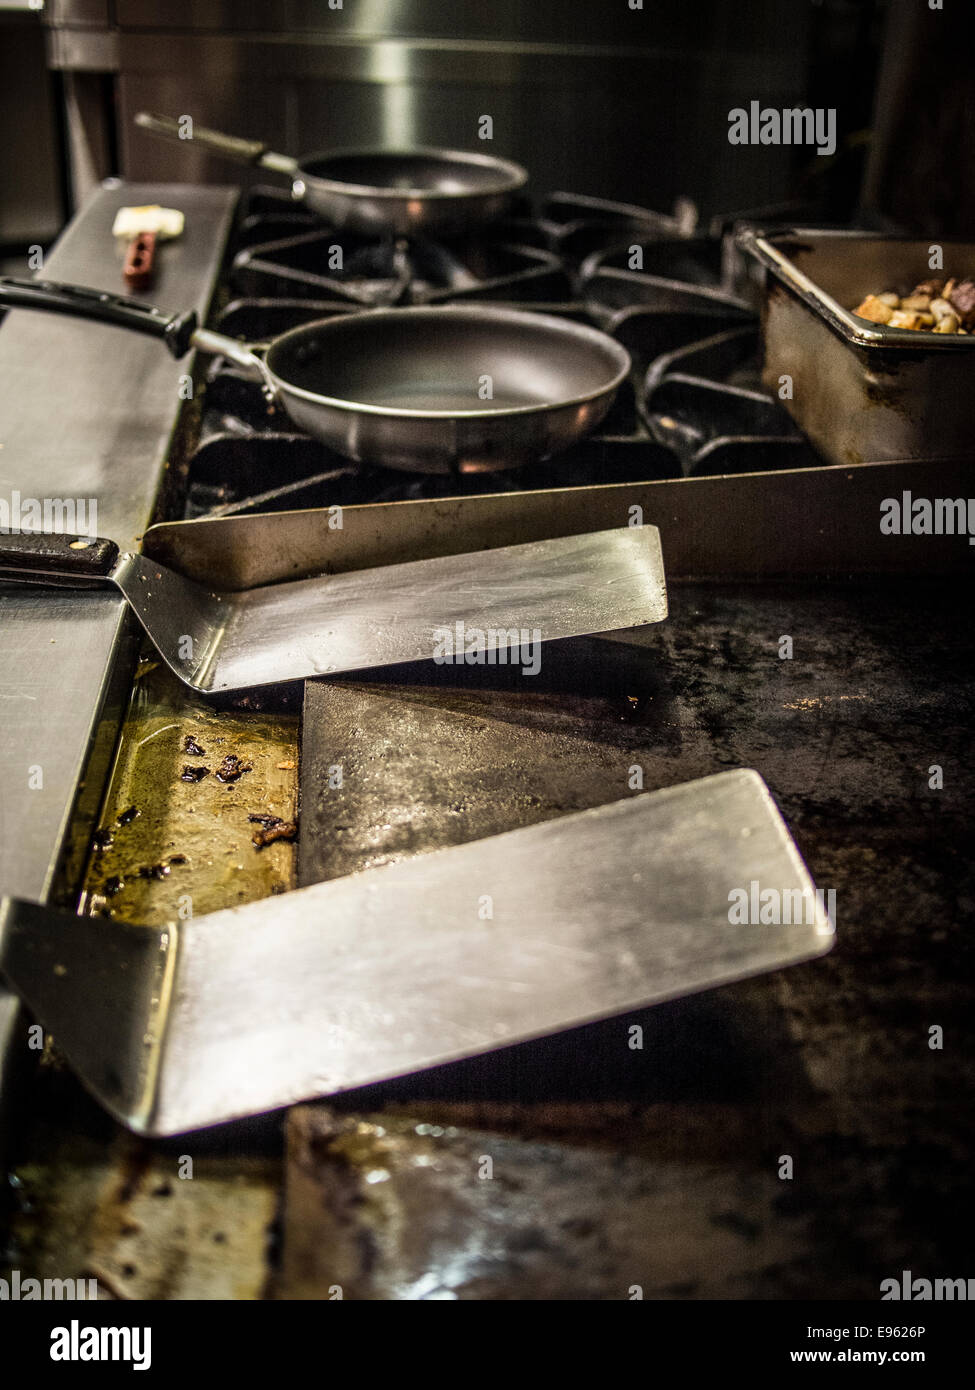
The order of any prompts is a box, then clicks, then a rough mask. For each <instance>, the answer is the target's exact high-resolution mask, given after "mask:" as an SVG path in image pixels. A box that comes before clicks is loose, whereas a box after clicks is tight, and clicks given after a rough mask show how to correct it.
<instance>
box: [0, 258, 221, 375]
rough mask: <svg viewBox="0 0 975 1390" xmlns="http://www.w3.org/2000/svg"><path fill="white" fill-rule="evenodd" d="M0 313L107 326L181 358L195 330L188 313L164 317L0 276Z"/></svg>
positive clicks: (109, 297) (146, 307)
mask: <svg viewBox="0 0 975 1390" xmlns="http://www.w3.org/2000/svg"><path fill="white" fill-rule="evenodd" d="M0 309H43V310H45V311H46V312H47V313H49V314H68V315H70V316H71V317H72V318H78V319H91V320H92V321H93V322H95V323H111V324H114V325H115V327H116V328H129V329H131V330H132V331H133V332H135V333H146V334H148V335H149V337H151V338H158V339H160V341H162V342H163V343H165V344H166V347H167V348H168V349H169V351H170V352H171V353H172V355H173V356H174V357H182V356H183V354H184V353H185V352H187V351H188V350H189V348H190V346H191V344H192V341H193V334H194V333H195V332H196V327H197V317H196V313H195V312H194V310H192V309H191V310H189V312H188V313H182V314H180V313H177V314H168V313H166V311H165V310H164V309H157V308H155V307H154V306H153V305H152V304H142V303H141V302H140V301H139V300H137V299H128V298H127V297H126V296H125V295H120V294H109V293H108V291H107V290H96V289H91V288H90V287H89V286H87V285H63V284H58V283H57V282H55V281H53V280H16V279H13V278H12V277H10V276H0Z"/></svg>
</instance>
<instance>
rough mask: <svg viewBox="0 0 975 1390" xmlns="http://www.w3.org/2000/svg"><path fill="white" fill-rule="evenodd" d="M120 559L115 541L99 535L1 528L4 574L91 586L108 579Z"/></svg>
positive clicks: (0, 573) (0, 574) (1, 574)
mask: <svg viewBox="0 0 975 1390" xmlns="http://www.w3.org/2000/svg"><path fill="white" fill-rule="evenodd" d="M117 559H118V546H117V545H116V544H115V542H114V541H106V540H100V539H99V538H98V537H97V536H95V537H93V536H72V535H71V534H70V533H68V534H67V535H61V534H60V533H58V534H52V533H51V532H48V531H2V530H0V577H6V578H11V579H36V580H39V581H41V582H44V581H45V580H48V581H50V580H59V581H61V582H64V581H65V580H67V581H70V582H73V583H79V584H82V585H87V584H88V583H91V582H92V581H98V580H105V579H108V578H109V577H110V575H111V573H112V569H113V568H114V565H115V562H116V560H117Z"/></svg>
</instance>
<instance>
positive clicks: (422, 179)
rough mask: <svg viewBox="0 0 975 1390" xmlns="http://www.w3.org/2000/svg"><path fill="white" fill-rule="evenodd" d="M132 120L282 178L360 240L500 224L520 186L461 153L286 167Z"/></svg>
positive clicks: (339, 156)
mask: <svg viewBox="0 0 975 1390" xmlns="http://www.w3.org/2000/svg"><path fill="white" fill-rule="evenodd" d="M135 120H136V124H137V125H139V126H141V127H142V129H143V130H145V131H148V132H149V134H150V135H159V136H162V137H163V139H165V140H177V141H179V143H180V144H181V145H184V146H185V145H187V144H192V145H197V146H202V147H203V149H205V150H207V151H209V152H210V153H211V154H215V155H217V156H220V157H222V158H224V159H232V160H236V161H237V163H241V164H253V165H257V166H259V167H260V168H262V169H269V170H270V171H271V172H272V173H275V174H286V175H287V176H288V177H289V178H290V179H291V191H292V194H293V195H294V197H295V198H298V199H300V200H301V201H302V202H305V203H307V204H308V206H309V207H311V208H313V209H314V210H315V212H318V213H321V215H322V216H323V217H324V218H326V220H327V221H328V222H329V223H330V224H331V225H332V226H333V227H335V228H336V229H337V230H338V231H350V232H360V233H363V234H365V235H367V236H379V235H393V236H416V235H417V234H418V233H419V234H426V235H434V234H437V233H440V232H445V231H463V230H464V229H466V228H468V227H471V226H475V225H477V224H478V223H481V222H489V221H491V220H492V219H494V218H496V217H500V216H501V214H502V213H504V212H505V211H506V209H507V207H508V205H509V203H510V202H511V199H512V197H513V195H514V194H515V193H516V192H517V191H518V189H519V188H522V187H524V185H525V183H527V181H528V174H527V173H526V171H525V170H524V169H523V168H522V167H521V165H520V164H512V163H511V162H510V161H509V160H507V159H496V158H495V157H494V156H493V155H485V154H467V153H465V152H463V151H462V150H437V149H429V148H426V147H422V148H417V149H410V150H377V149H366V150H333V151H331V152H325V153H322V154H309V155H302V156H300V157H299V158H298V159H293V158H291V156H289V155H285V154H275V153H274V152H273V151H272V150H269V149H268V147H267V145H265V144H264V142H263V141H262V140H242V139H240V138H239V137H238V136H236V135H224V134H222V132H221V131H219V130H209V129H207V127H206V126H198V125H194V126H193V135H192V139H191V140H187V139H185V138H184V136H183V135H181V134H180V131H181V125H180V122H179V121H176V120H174V119H173V117H172V116H156V115H153V114H152V113H151V112H149V111H140V112H139V114H138V115H137V116H136V118H135Z"/></svg>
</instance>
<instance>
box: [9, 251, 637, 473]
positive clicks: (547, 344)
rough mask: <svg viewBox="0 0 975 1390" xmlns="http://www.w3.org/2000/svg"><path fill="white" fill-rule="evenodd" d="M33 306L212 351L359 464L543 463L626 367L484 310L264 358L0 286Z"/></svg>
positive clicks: (599, 348)
mask: <svg viewBox="0 0 975 1390" xmlns="http://www.w3.org/2000/svg"><path fill="white" fill-rule="evenodd" d="M13 307H19V308H27V309H44V310H47V311H49V312H52V313H59V314H69V315H73V316H74V317H76V318H84V319H91V320H94V321H96V322H100V323H109V324H114V325H116V326H117V327H120V328H129V329H133V330H135V331H136V332H138V333H145V334H148V335H150V336H151V337H154V338H159V339H161V340H162V342H164V343H165V345H166V347H167V348H168V349H169V351H170V352H171V353H172V355H173V356H174V357H177V358H178V357H182V356H183V354H184V353H185V352H187V351H188V350H189V349H190V348H191V347H196V348H199V349H201V350H202V351H204V352H213V353H218V354H221V355H223V356H225V357H228V358H230V359H232V360H233V361H234V362H236V363H237V364H238V365H239V366H241V367H243V368H244V369H246V370H247V371H249V372H251V373H253V374H254V375H255V376H258V377H260V378H261V380H262V381H263V384H264V388H265V391H266V394H267V395H268V398H269V399H270V400H272V401H275V402H277V403H278V404H279V405H280V406H281V408H282V409H283V410H284V411H285V412H286V413H287V414H288V415H289V416H290V417H291V419H292V420H293V421H294V422H295V424H296V425H298V426H299V428H301V429H303V430H306V431H307V432H308V433H309V434H311V435H313V436H314V437H315V438H316V439H320V440H321V441H322V442H323V443H325V444H327V445H329V447H330V448H332V449H335V450H336V451H337V452H338V453H340V454H344V455H345V456H346V457H347V458H351V459H355V460H356V461H357V462H361V463H378V464H383V465H385V466H386V467H387V468H400V469H407V470H411V471H414V472H420V473H452V472H462V473H468V472H487V471H493V470H495V469H499V468H511V467H516V466H518V465H519V464H523V463H526V462H528V461H530V460H534V459H543V458H548V457H549V456H550V455H552V454H555V453H558V452H559V450H561V449H565V448H566V447H568V445H570V444H574V443H575V442H576V440H578V439H581V438H582V437H583V436H584V435H586V434H588V433H589V432H590V430H592V429H594V428H595V426H596V425H597V424H598V423H599V421H600V420H602V419H603V417H604V416H605V414H606V412H607V411H608V410H609V408H610V406H611V405H612V403H613V399H614V397H615V395H616V392H617V389H618V388H619V386H620V384H621V382H622V381H623V379H624V378H625V377H626V375H627V373H628V371H629V369H630V358H629V355H628V353H627V352H626V349H625V348H623V347H621V346H620V344H619V343H617V342H615V341H614V340H613V339H612V338H610V337H608V336H607V335H606V334H605V333H601V332H599V331H598V330H597V329H595V328H589V327H587V326H586V325H584V324H579V323H573V322H570V321H569V320H568V319H559V318H555V317H552V316H549V315H547V314H533V313H527V312H525V311H524V310H520V309H507V308H500V307H497V306H494V305H465V306H463V307H461V306H453V305H448V306H438V307H436V308H420V309H369V310H365V311H364V312H363V313H361V314H347V315H338V316H336V317H335V318H331V319H323V320H320V321H317V322H315V323H308V324H304V325H302V327H300V328H293V329H291V331H290V332H288V333H283V334H282V335H281V336H280V337H278V338H275V339H273V340H272V342H271V343H270V345H269V347H268V348H267V350H266V352H265V353H264V355H263V356H260V355H259V354H258V353H257V352H255V351H254V349H253V348H251V347H248V346H247V345H246V344H245V343H241V342H240V341H238V339H236V338H228V337H225V336H224V335H223V334H221V333H213V332H211V331H210V330H209V329H207V328H200V327H199V325H198V322H197V316H196V314H195V312H193V311H192V310H190V311H189V312H187V313H175V314H169V313H166V312H165V311H164V310H162V309H156V308H153V307H152V306H151V305H148V304H142V303H139V302H138V301H135V300H131V299H127V298H124V297H122V296H119V295H112V294H109V293H108V292H107V291H104V290H96V289H88V288H84V287H82V286H79V285H61V284H54V283H51V282H49V281H43V280H15V279H9V278H0V308H13Z"/></svg>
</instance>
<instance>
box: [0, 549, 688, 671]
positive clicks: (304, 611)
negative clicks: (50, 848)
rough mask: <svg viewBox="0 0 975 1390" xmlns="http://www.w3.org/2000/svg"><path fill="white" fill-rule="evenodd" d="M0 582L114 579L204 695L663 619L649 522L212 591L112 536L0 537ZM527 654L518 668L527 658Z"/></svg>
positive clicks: (162, 649)
mask: <svg viewBox="0 0 975 1390" xmlns="http://www.w3.org/2000/svg"><path fill="white" fill-rule="evenodd" d="M0 577H3V578H13V579H18V580H24V579H30V580H32V581H34V582H37V581H41V582H47V583H59V584H64V583H69V584H79V583H81V584H91V583H93V582H95V583H98V582H101V583H109V584H114V585H115V586H116V587H117V588H119V589H121V591H122V593H123V594H124V595H125V597H126V598H127V599H128V601H129V603H130V604H131V605H132V607H133V609H134V610H135V613H136V615H137V616H138V618H139V621H140V622H141V623H142V626H143V627H144V628H145V630H146V632H147V633H148V635H149V637H150V638H151V640H152V641H153V643H154V644H155V646H156V648H157V649H158V651H159V654H160V656H161V657H162V658H163V660H164V661H165V662H166V664H167V665H168V666H170V667H171V668H172V670H173V671H174V672H175V673H176V675H177V676H178V677H179V678H180V680H182V681H183V682H185V684H186V685H189V686H191V687H192V688H193V689H194V690H199V691H201V692H203V693H204V694H213V693H217V692H222V691H235V690H243V689H247V688H250V687H252V686H260V685H270V684H272V683H274V682H276V681H289V680H302V679H305V678H307V677H310V676H319V675H326V674H328V675H331V674H335V673H337V672H340V671H357V670H363V669H367V668H369V667H376V666H393V665H396V664H397V663H399V662H405V661H422V660H425V659H430V658H432V657H433V656H435V655H436V654H437V653H438V650H439V651H440V654H441V655H446V656H447V657H448V658H450V657H452V658H453V659H456V657H457V654H458V652H459V654H460V659H461V660H463V659H464V653H465V651H471V652H473V654H474V657H475V659H477V658H478V654H479V652H483V653H484V656H483V657H481V658H480V659H483V660H489V659H491V657H490V655H489V654H492V653H493V654H494V659H497V654H498V653H502V652H504V653H508V652H511V651H513V650H514V649H516V648H520V649H521V651H522V653H524V652H525V646H526V645H528V646H533V645H534V643H536V642H547V641H552V640H554V639H556V638H560V637H579V636H583V635H586V634H590V633H596V632H609V631H612V630H614V629H616V628H627V627H639V626H641V625H643V624H645V623H655V622H660V620H661V619H662V618H665V617H666V616H667V591H666V586H665V581H664V570H663V561H662V559H661V555H660V537H659V533H658V531H657V529H656V527H655V526H643V527H622V528H620V529H618V530H614V531H593V532H590V533H589V534H588V535H583V536H566V537H564V538H561V539H558V540H547V541H536V542H533V543H532V544H529V545H509V546H504V547H502V548H500V549H498V550H479V551H475V552H473V553H471V554H466V555H445V556H442V557H438V558H436V559H432V560H415V561H412V562H410V563H408V564H400V565H385V566H383V567H381V568H378V569H365V570H354V571H349V572H346V573H344V574H334V575H323V576H321V577H320V578H317V579H300V580H295V581H293V582H291V583H283V584H268V585H265V586H263V587H261V588H257V589H246V590H243V591H241V592H238V593H223V592H220V591H217V590H214V589H209V588H206V587H203V586H201V585H199V584H195V583H193V581H192V580H189V579H185V578H183V576H182V575H179V574H175V573H174V572H173V571H172V570H169V569H166V568H165V567H164V566H162V565H159V564H156V563H155V562H154V561H151V560H147V559H146V558H145V557H144V556H142V555H129V554H123V555H120V554H119V552H118V548H117V546H115V545H114V544H113V543H112V542H111V541H104V540H86V539H84V538H80V539H79V538H75V537H71V536H61V535H48V534H40V533H37V532H11V533H8V534H6V535H2V534H0ZM525 655H526V659H527V654H525Z"/></svg>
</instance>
